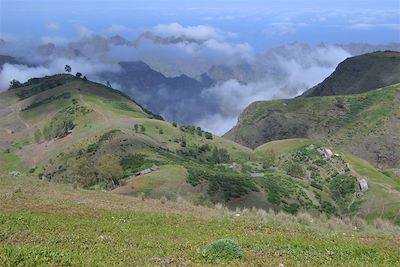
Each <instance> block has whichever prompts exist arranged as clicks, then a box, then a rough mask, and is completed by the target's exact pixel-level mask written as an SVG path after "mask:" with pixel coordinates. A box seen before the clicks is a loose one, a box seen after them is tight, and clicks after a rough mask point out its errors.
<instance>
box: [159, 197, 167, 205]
mask: <svg viewBox="0 0 400 267" xmlns="http://www.w3.org/2000/svg"><path fill="white" fill-rule="evenodd" d="M167 201H168V199H167V198H166V197H165V196H162V197H161V198H160V202H161V204H165V203H167Z"/></svg>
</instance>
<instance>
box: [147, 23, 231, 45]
mask: <svg viewBox="0 0 400 267" xmlns="http://www.w3.org/2000/svg"><path fill="white" fill-rule="evenodd" d="M154 33H156V34H159V35H161V36H167V37H168V36H172V37H178V38H179V37H181V38H189V39H193V40H199V41H207V40H210V39H214V40H224V39H226V38H228V37H234V36H235V35H234V34H233V33H229V32H223V31H221V30H219V29H217V28H214V27H210V26H205V25H197V26H187V27H184V26H182V25H181V24H178V23H170V24H159V25H157V26H155V27H154Z"/></svg>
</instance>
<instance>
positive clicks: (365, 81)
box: [304, 51, 400, 96]
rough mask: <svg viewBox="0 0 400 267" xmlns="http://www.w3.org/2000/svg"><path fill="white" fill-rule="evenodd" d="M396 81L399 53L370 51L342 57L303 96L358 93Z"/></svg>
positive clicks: (399, 69)
mask: <svg viewBox="0 0 400 267" xmlns="http://www.w3.org/2000/svg"><path fill="white" fill-rule="evenodd" d="M396 83H400V53H399V52H394V51H384V52H373V53H368V54H363V55H360V56H356V57H351V58H348V59H346V60H345V61H343V62H342V63H340V64H339V65H338V66H337V68H336V70H335V71H334V72H333V73H332V74H331V75H330V76H329V77H328V78H326V79H325V80H324V81H323V82H322V83H320V84H318V85H317V86H315V87H313V88H311V89H310V90H308V91H306V92H305V93H304V96H327V95H349V94H359V93H363V92H367V91H370V90H374V89H377V88H381V87H385V86H388V85H392V84H396Z"/></svg>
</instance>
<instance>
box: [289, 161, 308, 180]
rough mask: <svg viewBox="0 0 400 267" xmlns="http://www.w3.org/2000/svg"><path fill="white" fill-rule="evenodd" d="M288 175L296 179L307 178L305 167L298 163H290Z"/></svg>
mask: <svg viewBox="0 0 400 267" xmlns="http://www.w3.org/2000/svg"><path fill="white" fill-rule="evenodd" d="M287 174H289V175H290V176H292V177H296V178H304V176H305V173H304V169H303V167H302V166H301V165H300V163H297V162H291V163H289V166H288V168H287Z"/></svg>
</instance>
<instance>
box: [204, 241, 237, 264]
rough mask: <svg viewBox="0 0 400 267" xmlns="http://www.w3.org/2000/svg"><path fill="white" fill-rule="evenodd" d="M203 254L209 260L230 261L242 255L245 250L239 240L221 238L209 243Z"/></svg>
mask: <svg viewBox="0 0 400 267" xmlns="http://www.w3.org/2000/svg"><path fill="white" fill-rule="evenodd" d="M202 256H203V257H204V259H205V260H206V261H208V262H218V260H222V261H224V260H225V261H230V260H235V259H238V258H240V257H242V256H243V251H242V248H241V247H240V245H239V243H238V242H237V241H235V240H230V239H220V240H216V241H213V242H211V243H210V244H208V245H207V246H206V247H205V248H204V250H203V252H202Z"/></svg>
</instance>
